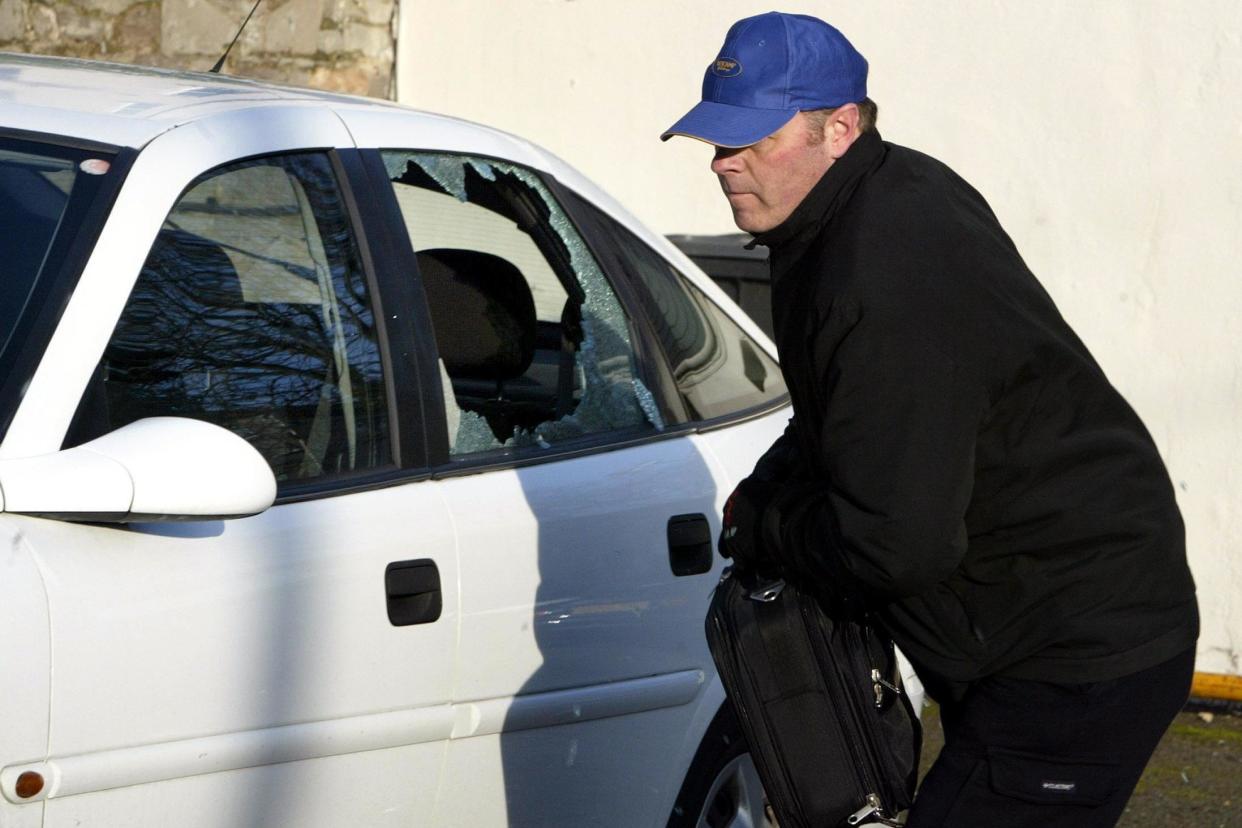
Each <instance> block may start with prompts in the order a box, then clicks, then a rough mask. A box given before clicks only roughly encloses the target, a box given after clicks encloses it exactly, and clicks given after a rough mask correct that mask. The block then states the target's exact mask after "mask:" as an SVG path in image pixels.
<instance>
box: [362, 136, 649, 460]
mask: <svg viewBox="0 0 1242 828" xmlns="http://www.w3.org/2000/svg"><path fill="white" fill-rule="evenodd" d="M384 163H385V166H386V168H387V171H388V175H389V179H390V180H391V182H392V186H393V191H394V193H395V194H396V198H397V202H398V204H399V206H400V208H401V212H402V215H403V217H404V219H405V224H406V229H407V231H408V232H409V236H410V241H411V243H412V244H413V247H414V250H415V252H416V253H417V257H418V264H419V273H420V278H421V280H422V284H423V289H424V292H425V293H426V295H427V301H428V305H429V308H430V310H431V317H432V324H433V326H434V328H435V335H436V343H437V346H438V349H439V355H440V360H441V363H442V369H443V371H442V376H444V375H447V377H448V378H449V383H448V386H447V387H446V388H444V402H445V407H446V413H447V417H446V419H447V421H448V423H449V427H450V432H451V433H450V434H449V435H448V438H449V445H450V448H451V453H452V454H453V455H468V454H473V453H476V452H482V451H490V450H497V449H505V448H516V447H539V448H551V447H554V446H557V445H560V444H563V443H565V442H567V441H572V440H575V439H578V438H582V437H587V436H590V435H597V434H600V433H604V432H642V431H646V430H652V429H662V428H663V427H664V423H663V420H662V418H661V416H660V412H659V409H658V407H657V406H656V403H655V399H654V398H653V397H652V395H651V394H650V392H649V391H648V390H647V388H646V387H645V386H644V384H643V382H642V380H641V378H640V377H639V374H638V371H637V369H636V366H635V362H634V354H633V348H632V345H631V340H630V328H629V320H628V318H627V317H626V315H625V312H624V310H623V309H622V307H621V304H620V302H619V301H618V300H617V297H616V295H615V294H614V292H613V290H612V287H611V286H610V285H609V284H608V281H607V279H606V278H605V277H604V274H603V271H602V270H601V269H600V267H599V265H598V264H597V263H596V261H595V259H594V257H593V256H592V255H591V253H590V251H589V250H588V249H587V247H586V245H585V243H584V242H583V240H582V238H581V237H580V236H579V235H578V232H577V230H576V229H575V228H574V227H573V225H572V223H571V222H570V221H569V219H568V217H567V216H566V215H565V213H564V211H563V210H562V209H561V207H560V205H559V204H558V203H557V202H556V201H555V199H554V198H553V197H552V195H551V193H550V192H549V191H548V189H547V187H546V186H545V185H544V184H543V182H542V181H541V180H540V179H539V178H538V176H536V175H535V174H534V173H533V172H531V171H529V170H527V169H524V168H522V167H519V166H516V165H514V164H509V163H505V162H500V161H495V160H490V159H483V158H472V157H469V156H461V155H447V154H438V153H415V152H400V151H386V152H385V153H384Z"/></svg>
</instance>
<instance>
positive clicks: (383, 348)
mask: <svg viewBox="0 0 1242 828" xmlns="http://www.w3.org/2000/svg"><path fill="white" fill-rule="evenodd" d="M310 153H317V154H320V155H322V156H324V157H325V158H326V159H327V160H328V163H329V165H330V166H331V169H332V173H333V177H334V179H335V182H336V185H337V188H338V192H339V195H340V198H341V202H342V206H343V208H344V214H345V220H346V222H347V224H348V226H349V230H350V232H351V233H352V234H353V239H354V243H355V246H356V247H357V252H358V260H359V265H360V267H361V268H362V274H361V275H362V277H363V279H364V280H365V283H366V285H367V291H368V294H369V304H370V308H371V313H372V318H373V321H374V325H375V343H376V347H377V349H378V351H379V357H380V365H381V372H382V376H383V378H384V385H385V396H386V410H387V416H388V442H389V447H390V449H389V462H388V463H386V464H384V465H382V466H377V467H374V468H368V469H361V470H357V471H349V472H345V473H341V474H333V475H328V476H321V477H315V478H309V479H297V480H290V481H281V482H280V483H279V484H278V486H277V492H276V498H275V500H274V502H273V505H274V506H279V505H282V504H285V503H296V502H301V501H306V500H315V499H319V498H323V497H336V496H340V495H345V494H352V493H356V492H361V491H367V490H371V489H376V488H386V487H388V486H393V485H399V484H401V483H406V482H410V481H412V480H419V479H425V478H426V477H428V476H429V470H428V466H427V462H426V452H425V447H424V446H423V444H422V441H421V433H422V430H423V427H422V422H421V419H422V410H421V405H419V402H418V400H413V401H410V400H402V399H398V397H397V394H396V388H397V385H396V379H397V378H398V377H400V376H402V373H403V372H402V371H401V370H399V369H397V370H394V365H395V364H396V363H397V362H398V361H397V360H393V359H392V358H391V355H392V353H394V352H397V353H402V352H403V350H402V345H401V344H400V342H399V343H398V345H397V346H396V347H395V348H394V346H392V345H391V344H390V342H389V339H390V331H391V329H392V328H393V327H394V326H392V325H391V324H390V320H389V316H390V314H388V313H387V312H386V310H385V309H386V308H389V307H393V306H396V305H398V304H399V300H400V297H398V296H394V295H392V292H391V290H390V289H389V286H388V284H387V283H388V282H392V281H394V280H392V279H385V278H384V277H383V275H382V274H383V268H382V267H381V266H380V265H379V264H378V263H379V261H381V260H382V259H383V257H382V256H378V255H377V254H376V250H375V249H374V248H375V247H376V245H377V244H379V245H382V243H383V236H382V235H376V234H373V233H368V232H367V229H368V227H372V226H374V225H376V224H379V223H381V222H380V221H378V220H377V219H375V218H368V217H369V216H372V213H373V210H372V209H371V207H370V205H369V200H368V199H359V198H358V197H357V192H368V191H369V189H370V180H369V177H368V176H367V175H366V174H365V171H364V170H363V168H362V165H361V161H360V159H359V158H358V152H357V150H356V149H354V148H346V147H331V146H321V147H289V148H285V149H280V150H276V151H271V152H262V153H256V154H253V155H242V156H238V157H236V158H230V159H228V160H227V161H224V162H222V163H219V164H215V165H213V166H211V167H209V168H207V169H203V170H199V171H198V172H196V173H195V174H194V175H193V176H192V177H191V178H190V179H189V180H188V181H187V182H186V184H185V186H184V187H183V188H182V190H181V192H180V193H179V194H178V196H177V198H176V200H175V201H174V205H175V204H177V203H179V202H180V200H181V199H182V198H183V197H184V196H185V194H186V193H187V192H189V190H190V189H191V188H192V187H193V186H194V185H195V183H196V182H198V181H199V180H200V179H201V178H202V177H203V176H205V175H208V174H210V173H212V172H214V171H216V170H219V169H221V168H223V167H228V166H232V165H235V164H240V163H245V162H248V161H256V160H261V159H265V158H278V157H283V156H289V155H300V154H310ZM137 156H138V152H137V151H132V157H131V158H130V159H129V160H130V161H131V162H132V160H133V158H136V157H137ZM117 189H118V190H119V189H120V187H119V186H118V187H117ZM114 195H115V194H114ZM109 207H111V204H109ZM106 217H107V213H105V215H104V216H103V219H106ZM103 219H101V221H100V225H101V227H102V221H103ZM93 241H94V239H92V242H93ZM89 255H90V250H89V249H88V250H87V251H86V253H85V255H84V257H83V263H84V262H85V258H86V257H88V256H89ZM80 271H81V267H79V268H78V272H79V273H80ZM70 295H72V291H71V290H70V291H68V292H67V293H66V295H65V301H66V302H67V301H68V297H69V296H70ZM127 301H128V300H127ZM120 313H124V306H123V307H122V309H121V311H120ZM402 315H403V314H400V313H399V312H398V313H397V314H396V316H397V317H398V318H399V317H401V316H402ZM119 319H120V316H119V314H118V317H117V319H116V320H113V324H114V325H115V324H116V323H117V322H118V321H119ZM54 327H55V326H54V325H53V329H54ZM49 336H50V333H49ZM398 338H400V332H399V329H398ZM40 353H41V352H40ZM36 362H37V360H36ZM85 390H86V389H83V393H85ZM79 405H81V402H80V401H79Z"/></svg>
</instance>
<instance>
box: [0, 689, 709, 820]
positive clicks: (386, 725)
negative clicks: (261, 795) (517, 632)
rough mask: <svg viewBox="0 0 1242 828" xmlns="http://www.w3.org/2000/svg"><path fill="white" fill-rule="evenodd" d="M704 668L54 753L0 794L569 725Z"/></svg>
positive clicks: (121, 783) (22, 767)
mask: <svg viewBox="0 0 1242 828" xmlns="http://www.w3.org/2000/svg"><path fill="white" fill-rule="evenodd" d="M704 680H705V676H704V673H703V671H701V670H684V671H681V672H677V673H666V674H663V675H657V676H647V677H644V678H637V679H627V680H624V681H615V682H609V683H607V684H599V685H592V686H590V687H579V688H572V689H567V690H554V691H549V692H545V693H532V694H529V695H522V696H517V697H510V698H492V699H482V700H478V701H471V702H462V703H457V704H442V705H436V706H433V707H420V708H417V709H406V710H393V711H388V712H384V713H371V714H367V715H363V716H351V717H349V718H344V719H329V720H326V721H318V722H304V723H300V724H290V725H282V726H279V727H268V728H261V729H258V730H247V731H241V732H236V733H222V734H219V735H215V736H203V737H199V738H194V739H179V740H176V741H171V742H161V743H157V744H150V745H140V746H137V747H124V748H116V749H113V750H101V751H97V752H94V753H82V754H77V755H72V756H61V757H52V758H49V759H47V760H45V761H43V762H27V763H21V764H14V765H10V766H8V767H6V768H4V769H3V770H2V771H0V792H2V793H3V795H4V798H5V799H7V800H8V801H9V802H13V803H17V804H24V803H28V802H38V801H41V800H44V799H54V798H61V797H66V796H75V795H77V794H85V793H93V792H95V791H103V790H110V789H112V788H123V787H127V786H130V785H141V784H145V783H150V782H162V781H165V780H170V779H181V778H184V777H188V776H198V775H201V774H206V773H218V772H221V771H229V770H240V769H243V768H254V767H260V766H263V765H275V764H281V763H285V762H296V761H300V760H303V759H320V758H324V757H328V756H340V755H344V754H351V753H362V752H365V751H371V750H383V749H386V748H395V747H403V746H406V745H415V744H420V743H426V742H435V741H441V740H446V739H465V738H473V737H476V736H489V735H496V734H500V733H508V732H512V731H516V730H529V729H532V728H537V727H550V726H552V725H560V724H572V723H574V722H586V721H592V720H595V719H605V718H610V717H613V716H624V715H627V714H630V713H642V712H645V711H649V710H658V709H661V708H665V707H678V706H681V705H684V704H688V703H690V702H691V701H693V700H694V699H695V697H697V696H698V694H699V690H700V688H701V687H702V686H703V683H704ZM28 773H37V774H39V775H40V776H42V777H43V779H44V780H45V784H44V785H43V789H42V790H41V791H39V792H38V793H37V794H35V795H34V796H30V797H27V798H22V797H20V796H18V794H17V780H18V778H19V777H20V776H22V775H23V774H28Z"/></svg>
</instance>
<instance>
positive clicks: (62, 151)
mask: <svg viewBox="0 0 1242 828" xmlns="http://www.w3.org/2000/svg"><path fill="white" fill-rule="evenodd" d="M115 156H116V153H115V152H114V151H111V150H104V151H100V149H98V148H94V149H81V148H74V147H66V146H59V145H57V144H53V143H45V142H39V141H28V140H19V139H16V138H5V137H0V228H3V232H0V434H2V433H3V431H4V429H6V428H7V426H8V422H9V420H10V419H11V417H12V414H13V410H14V409H15V408H16V403H17V401H18V399H20V396H21V393H22V389H23V387H24V385H25V383H26V382H27V381H28V380H29V372H30V371H31V370H33V366H34V364H35V363H36V361H37V356H38V354H37V353H32V350H34V351H41V350H42V346H43V345H44V344H45V340H46V337H47V336H48V335H50V331H51V328H52V326H54V325H55V322H56V321H57V319H58V317H59V315H60V310H61V309H62V308H63V302H64V300H65V298H67V295H68V294H67V291H68V290H71V289H72V285H73V282H75V281H76V278H77V273H78V271H80V269H81V266H82V264H83V261H84V259H85V256H86V254H88V253H89V241H90V239H89V238H83V237H84V235H86V236H90V237H92V238H93V235H94V232H95V231H96V230H97V229H98V225H99V224H100V223H101V220H102V214H101V212H100V210H99V209H92V205H93V204H94V203H95V202H97V201H99V200H100V199H98V196H99V194H100V193H101V192H105V191H114V190H115V187H114V186H108V185H114V184H115V181H113V179H116V178H118V177H119V171H117V170H114V169H113V167H114V164H115V160H116V158H115ZM83 231H85V233H84V232H83Z"/></svg>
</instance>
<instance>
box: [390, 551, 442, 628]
mask: <svg viewBox="0 0 1242 828" xmlns="http://www.w3.org/2000/svg"><path fill="white" fill-rule="evenodd" d="M384 593H385V594H386V595H387V597H388V620H389V621H390V622H392V625H393V626H394V627H408V626H410V625H411V624H430V623H431V622H432V621H435V620H436V619H438V618H439V617H440V611H441V610H442V609H443V607H444V601H443V598H442V596H441V594H440V569H439V567H437V566H436V562H435V561H433V560H431V559H430V558H420V559H419V560H416V561H394V562H393V563H390V564H389V565H388V568H387V569H385V570H384Z"/></svg>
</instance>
